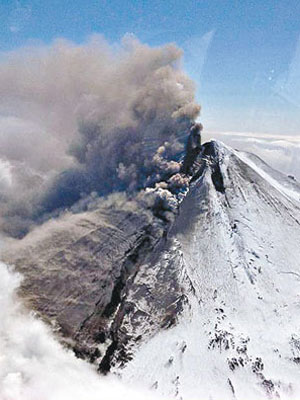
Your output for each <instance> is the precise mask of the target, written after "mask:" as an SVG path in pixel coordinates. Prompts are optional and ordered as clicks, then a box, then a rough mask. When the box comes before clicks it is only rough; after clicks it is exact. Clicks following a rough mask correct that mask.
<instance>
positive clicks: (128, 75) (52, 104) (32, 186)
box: [0, 37, 200, 236]
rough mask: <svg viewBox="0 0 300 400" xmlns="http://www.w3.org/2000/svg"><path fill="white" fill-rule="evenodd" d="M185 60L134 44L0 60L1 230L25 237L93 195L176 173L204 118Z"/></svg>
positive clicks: (39, 50) (96, 41)
mask: <svg viewBox="0 0 300 400" xmlns="http://www.w3.org/2000/svg"><path fill="white" fill-rule="evenodd" d="M181 57H182V52H181V50H180V49H178V48H177V47H176V46H174V45H167V46H164V47H159V48H150V47H149V46H147V45H144V44H141V43H140V42H138V41H137V40H136V39H135V38H133V37H125V38H124V39H123V41H122V44H121V45H119V46H109V45H108V44H107V43H106V42H105V41H104V40H103V39H102V38H99V37H94V38H92V39H91V40H90V41H89V42H88V43H86V44H84V45H75V44H73V43H70V42H67V41H63V40H58V41H56V42H54V43H53V44H52V45H51V46H41V47H35V48H32V47H31V48H26V49H22V50H19V51H16V52H13V53H9V54H6V55H4V56H2V58H1V63H0V95H1V96H0V187H1V194H0V201H1V215H0V217H1V220H0V230H1V231H4V232H6V233H9V234H11V235H14V236H20V235H22V234H24V233H25V232H26V231H27V230H28V229H29V227H30V226H31V225H32V224H34V223H36V221H40V220H42V219H43V218H45V215H49V214H50V215H51V213H53V212H54V211H55V210H57V209H62V208H65V207H69V206H71V205H72V204H74V203H75V202H77V201H79V200H82V198H84V197H86V196H88V195H90V194H91V193H96V194H97V196H99V195H100V196H102V195H107V194H109V193H111V192H112V191H127V192H132V191H136V190H139V189H141V188H145V187H147V186H152V187H153V186H154V185H155V183H157V182H159V181H161V180H162V179H167V178H168V177H170V176H171V175H172V174H173V173H176V172H177V171H178V165H176V164H177V163H176V161H177V160H178V155H179V154H180V152H182V150H183V144H182V140H180V138H182V137H183V136H185V135H186V133H187V131H188V129H189V127H190V126H191V124H192V122H193V121H194V119H195V118H196V117H197V116H198V114H199V111H200V107H199V106H198V105H197V104H195V102H194V85H193V83H192V82H191V81H190V80H189V79H188V78H187V77H186V76H185V74H184V73H183V72H182V70H181V68H180V60H181ZM166 167H167V168H166Z"/></svg>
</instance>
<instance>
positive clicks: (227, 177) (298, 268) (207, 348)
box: [122, 143, 300, 400]
mask: <svg viewBox="0 0 300 400" xmlns="http://www.w3.org/2000/svg"><path fill="white" fill-rule="evenodd" d="M205 160H206V161H205ZM299 199H300V190H299V185H298V184H297V183H295V182H294V181H292V180H289V179H288V178H287V177H284V176H282V175H281V174H279V173H277V172H276V171H273V170H271V169H270V168H268V167H267V166H266V165H265V164H264V163H263V162H262V161H260V160H259V159H257V158H256V157H254V156H251V155H247V154H245V153H239V152H235V151H232V150H230V149H227V148H226V147H225V146H222V145H220V144H217V143H210V144H207V145H206V147H205V150H204V154H203V156H202V162H201V165H200V167H199V171H198V173H197V174H196V176H195V178H194V182H193V184H192V185H191V187H190V192H189V194H188V195H187V197H186V198H185V200H184V201H183V203H182V205H181V208H180V213H179V216H178V217H177V219H176V222H175V224H174V225H173V227H172V229H171V231H170V232H169V235H168V239H167V242H166V245H165V248H164V249H163V250H162V251H161V253H160V258H159V260H158V261H157V262H156V263H154V264H153V265H150V266H149V271H151V270H154V271H155V270H156V268H158V266H159V265H160V264H161V263H163V262H164V260H167V261H165V266H164V268H165V269H166V270H168V269H170V268H171V269H176V268H178V271H177V277H178V279H177V284H178V285H179V286H180V287H181V292H182V295H181V298H184V302H183V303H182V304H183V311H182V312H181V313H180V315H179V316H178V320H177V324H176V325H175V326H174V327H171V328H170V329H167V330H165V331H161V332H160V333H158V334H157V335H155V336H154V337H153V338H151V339H150V340H149V341H148V342H147V343H145V344H144V345H143V346H141V347H140V348H139V350H138V351H137V352H136V353H135V356H134V359H133V360H132V361H130V362H129V363H128V364H127V366H126V367H125V369H123V371H122V376H123V379H124V380H125V381H128V382H139V383H144V384H145V385H146V386H148V387H153V388H156V389H157V391H158V392H159V393H161V394H163V395H165V397H167V398H168V397H176V398H182V399H189V400H190V399H199V398H201V399H221V398H222V399H234V398H235V399H246V398H247V399H265V398H267V397H268V396H269V397H271V398H278V396H279V397H280V398H282V399H284V398H293V399H295V398H298V397H297V396H299V391H300V387H299V383H300V381H299V355H300V353H299V351H300V350H299V349H300V346H299V343H300V341H299V338H300V328H299V327H300V316H299V307H300V302H299V293H300V281H299V279H300V246H299V244H300V225H299V221H300V203H299ZM137 278H138V276H137ZM137 284H138V282H137V281H136V285H137ZM167 290H168V289H166V291H167Z"/></svg>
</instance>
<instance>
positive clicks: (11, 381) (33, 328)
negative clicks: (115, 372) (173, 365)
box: [0, 263, 155, 400]
mask: <svg viewBox="0 0 300 400" xmlns="http://www.w3.org/2000/svg"><path fill="white" fill-rule="evenodd" d="M20 279H21V277H20V276H19V275H17V274H16V273H13V272H11V271H10V270H9V268H8V267H7V266H6V265H5V264H3V263H0V318H1V325H0V347H1V357H0V398H1V400H41V399H43V400H82V399H85V400H102V399H105V400H119V399H125V400H140V399H145V400H147V399H148V400H150V399H154V398H155V397H154V395H153V396H152V394H151V393H150V392H149V393H148V392H146V391H136V390H131V389H130V388H128V387H125V386H124V385H122V383H121V382H119V381H118V380H116V379H113V378H104V377H102V376H100V375H98V374H97V373H96V371H95V370H94V369H93V368H92V366H90V365H88V364H87V363H85V362H84V361H82V360H79V359H77V358H76V357H75V356H74V354H73V353H71V352H70V351H67V350H66V349H64V348H63V347H62V346H61V345H59V344H58V342H57V341H56V340H55V339H54V337H53V335H52V333H51V331H50V329H49V328H48V327H46V326H45V325H44V324H43V323H42V322H41V321H39V320H38V319H36V318H35V317H34V315H32V314H31V315H29V314H28V313H27V312H26V311H25V310H24V309H23V308H22V306H21V305H20V303H19V301H18V299H17V297H16V289H17V288H18V286H19V283H20Z"/></svg>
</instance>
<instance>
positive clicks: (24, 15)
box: [0, 0, 300, 135]
mask: <svg viewBox="0 0 300 400" xmlns="http://www.w3.org/2000/svg"><path fill="white" fill-rule="evenodd" d="M93 33H101V34H103V35H104V36H105V37H106V38H107V39H108V40H109V41H110V42H115V41H119V40H120V39H121V38H122V36H123V35H124V34H126V33H134V34H135V35H136V36H137V37H138V38H139V39H140V40H141V41H143V42H146V43H148V44H150V45H153V46H154V45H161V44H163V43H166V42H176V43H177V44H178V45H179V46H180V47H182V48H183V49H184V50H185V68H186V70H187V72H188V73H189V74H190V75H191V77H192V78H193V79H194V80H195V81H196V83H197V87H198V90H197V97H198V99H199V102H200V103H201V105H202V120H203V122H204V125H205V127H206V128H207V129H208V130H212V131H214V130H216V131H218V130H222V131H243V132H244V131H245V132H251V131H253V132H265V133H274V134H279V133H280V134H283V133H286V134H290V135H298V134H300V112H299V111H300V110H299V107H300V46H299V34H300V2H299V1H298V0H285V1H283V0H256V1H254V0H253V1H250V0H198V1H192V0H186V1H182V0H181V1H179V0H174V1H167V0H166V1H161V0H160V1H157V0H152V1H130V0H127V1H124V0H123V1H121V0H109V1H108V0H107V1H103V0H73V1H68V0H51V1H50V0H28V1H27V0H23V1H21V0H20V1H15V0H14V1H12V0H1V2H0V51H2V52H3V51H8V50H11V49H15V48H18V47H20V46H22V45H24V44H26V43H27V42H28V41H31V42H35V41H42V42H46V43H49V42H51V41H52V40H53V39H54V38H56V37H65V38H67V39H71V40H73V41H75V42H83V41H84V40H86V38H87V37H88V36H89V35H91V34H93ZM297 46H298V53H297ZM298 71H299V72H298Z"/></svg>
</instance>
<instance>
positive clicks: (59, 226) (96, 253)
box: [2, 207, 163, 359]
mask: <svg viewBox="0 0 300 400" xmlns="http://www.w3.org/2000/svg"><path fill="white" fill-rule="evenodd" d="M162 230H163V224H162V223H161V221H157V220H154V219H153V217H152V216H151V215H150V214H149V213H146V212H144V210H142V209H137V210H134V211H131V210H116V209H114V208H113V207H109V208H107V209H106V208H100V209H99V210H97V211H92V212H85V213H81V214H77V215H74V214H69V215H66V216H64V217H62V218H60V219H59V220H57V221H54V222H50V223H47V224H45V225H44V226H42V227H40V228H37V229H36V230H35V231H33V232H32V234H29V235H28V236H27V237H26V238H25V239H23V240H21V241H16V242H15V243H13V244H10V245H9V246H8V249H7V250H6V251H5V249H4V251H3V252H2V259H4V260H6V261H7V262H8V263H10V264H13V265H14V266H15V268H16V269H17V271H19V272H21V273H22V275H23V277H24V279H23V282H22V285H21V288H20V291H19V294H20V296H21V297H22V298H23V300H24V302H25V304H26V305H27V306H28V307H29V308H31V309H33V310H35V311H36V312H38V314H39V315H40V316H41V317H42V318H43V319H44V320H46V321H48V322H49V323H51V324H52V325H54V327H55V328H56V329H57V330H58V332H59V335H60V338H61V339H63V341H65V342H66V343H68V342H69V343H71V345H72V347H73V348H74V349H75V351H76V353H77V354H78V355H81V356H89V357H90V358H99V357H100V359H101V353H100V352H99V344H100V343H103V342H105V341H106V339H108V341H109V339H110V336H111V334H110V324H111V323H112V321H113V315H114V313H115V311H116V308H117V307H118V306H119V303H120V296H121V293H122V290H123V288H124V286H125V285H127V280H128V278H129V277H130V276H132V275H133V274H134V272H135V270H136V268H138V265H139V262H140V258H142V257H143V252H145V253H147V251H148V250H149V249H151V248H152V247H153V246H154V245H155V243H156V242H157V241H158V240H159V239H160V237H161V232H162ZM102 356H103V354H102Z"/></svg>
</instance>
